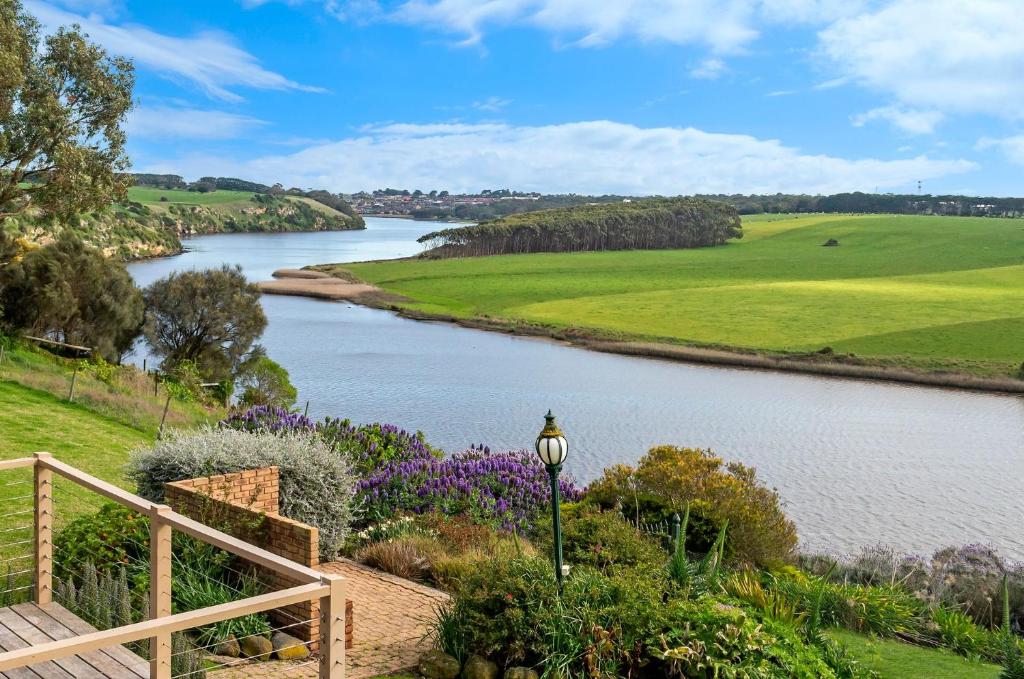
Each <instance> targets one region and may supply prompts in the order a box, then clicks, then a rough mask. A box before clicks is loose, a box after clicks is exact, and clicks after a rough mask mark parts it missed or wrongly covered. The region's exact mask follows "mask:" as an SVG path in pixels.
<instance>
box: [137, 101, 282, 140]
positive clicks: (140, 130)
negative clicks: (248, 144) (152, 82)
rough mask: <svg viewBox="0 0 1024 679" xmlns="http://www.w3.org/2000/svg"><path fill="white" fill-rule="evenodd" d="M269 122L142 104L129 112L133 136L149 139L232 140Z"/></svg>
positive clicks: (218, 112)
mask: <svg viewBox="0 0 1024 679" xmlns="http://www.w3.org/2000/svg"><path fill="white" fill-rule="evenodd" d="M265 124H266V123H265V122H264V121H262V120H259V119H257V118H251V117H249V116H244V115H238V114H235V113H227V112H225V111H204V110H200V109H194V108H178V107H173V106H139V107H138V108H136V109H134V110H133V111H132V112H131V113H130V114H129V115H128V122H127V125H126V128H127V132H128V134H129V136H130V137H140V138H149V139H168V138H171V139H233V138H235V137H238V136H240V135H242V134H244V133H246V132H248V131H250V130H252V129H254V128H256V127H260V126H262V125H265Z"/></svg>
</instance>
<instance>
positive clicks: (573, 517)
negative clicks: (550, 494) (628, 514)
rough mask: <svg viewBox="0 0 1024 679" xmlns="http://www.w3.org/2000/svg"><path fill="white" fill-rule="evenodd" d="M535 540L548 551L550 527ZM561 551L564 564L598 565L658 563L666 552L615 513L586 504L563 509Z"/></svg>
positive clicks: (547, 552)
mask: <svg viewBox="0 0 1024 679" xmlns="http://www.w3.org/2000/svg"><path fill="white" fill-rule="evenodd" d="M545 528H546V527H545ZM534 542H535V543H536V545H537V548H538V549H540V550H541V551H542V552H543V553H545V554H550V553H551V549H552V542H551V531H550V530H540V531H539V532H538V535H537V537H536V538H535V539H534ZM562 554H563V558H564V559H565V563H567V564H570V565H572V566H593V567H595V568H599V569H606V568H609V567H613V566H639V565H655V566H660V565H663V564H664V563H665V562H666V561H667V560H668V553H667V552H666V551H665V550H664V549H663V548H662V547H661V545H659V544H658V542H657V541H656V540H655V539H653V538H650V537H648V536H646V535H644V534H642V533H640V532H639V531H638V530H637V529H636V528H634V527H633V526H631V525H630V524H629V523H627V522H626V521H624V520H623V519H622V517H620V516H619V515H618V514H617V513H615V512H612V511H606V512H602V511H599V510H597V509H595V508H594V507H593V506H590V505H585V504H580V505H566V506H565V507H563V509H562Z"/></svg>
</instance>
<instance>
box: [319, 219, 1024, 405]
mask: <svg viewBox="0 0 1024 679" xmlns="http://www.w3.org/2000/svg"><path fill="white" fill-rule="evenodd" d="M832 241H835V242H838V243H839V246H838V247H821V246H822V245H823V244H824V243H826V242H832ZM1022 257H1024V232H1021V231H1020V230H1019V229H1014V228H1011V226H1009V222H1002V221H1000V220H985V219H974V218H953V217H948V218H947V217H905V216H899V215H880V216H879V215H874V216H850V215H815V216H811V217H808V216H799V217H783V218H779V217H777V216H773V218H772V219H771V220H769V219H748V220H746V221H745V222H744V237H743V239H742V240H739V241H733V242H730V243H729V244H728V245H725V246H722V247H716V248H702V249H696V250H656V251H619V252H594V253H573V254H535V255H511V256H496V257H468V258H461V259H451V260H442V261H437V260H426V259H408V260H401V261H386V262H384V261H378V262H361V263H352V264H340V265H323V266H317V267H313V268H315V269H317V270H319V271H322V272H325V273H331V274H334V275H336V276H340V277H342V278H344V279H346V280H347V281H349V282H360V283H367V284H370V285H374V286H376V287H378V288H380V289H381V291H382V292H381V293H379V294H380V295H385V296H386V295H390V296H392V297H397V298H399V299H400V300H401V301H399V302H386V303H385V305H386V306H387V307H388V308H390V307H392V306H393V307H395V310H398V311H401V312H402V313H403V314H405V315H407V316H410V317H414V318H422V319H427V320H450V321H451V322H456V323H459V324H463V325H469V326H472V327H481V328H484V329H492V330H497V331H501V332H514V333H519V334H527V335H533V336H547V337H551V338H554V339H560V340H565V341H570V342H573V343H574V344H578V345H581V346H586V347H587V348H592V349H597V350H600V351H609V352H614V353H624V354H629V355H639V356H652V357H657V358H668V359H674V360H682V361H688V362H701V363H715V364H724V365H733V366H742V367H751V368H764V369H772V370H786V371H793V372H803V373H810V374H821V375H834V376H844V377H857V378H868V379H881V380H895V381H900V382H907V383H913V384H923V385H932V386H943V387H956V388H967V389H980V390H986V391H997V392H1011V393H1021V392H1022V391H1024V380H1022V379H1020V375H1019V371H1020V366H1021V360H1022V358H1024V355H1022V353H1021V349H1020V345H1019V341H1018V340H1017V339H1016V338H1019V337H1020V335H1021V333H1024V316H1021V314H1020V309H1021V308H1024V286H1022V285H1021V281H1022V280H1024V266H1022V265H1021V261H1022ZM385 299H386V297H385ZM375 305H376V306H380V305H381V303H380V300H378V302H377V303H376V304H375Z"/></svg>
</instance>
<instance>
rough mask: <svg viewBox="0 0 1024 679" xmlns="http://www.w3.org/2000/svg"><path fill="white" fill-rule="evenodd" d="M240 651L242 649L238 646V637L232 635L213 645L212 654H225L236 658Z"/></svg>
mask: <svg viewBox="0 0 1024 679" xmlns="http://www.w3.org/2000/svg"><path fill="white" fill-rule="evenodd" d="M241 652H242V649H241V648H239V646H238V639H236V638H235V637H234V636H229V637H228V638H227V639H224V640H223V641H221V642H220V643H219V644H217V645H216V646H214V647H213V653H214V655H226V656H228V657H229V658H237V657H238V656H239V654H241Z"/></svg>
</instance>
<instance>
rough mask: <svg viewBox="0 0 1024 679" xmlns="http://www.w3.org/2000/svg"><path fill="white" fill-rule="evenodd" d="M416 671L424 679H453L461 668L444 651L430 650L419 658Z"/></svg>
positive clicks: (457, 662) (456, 661)
mask: <svg viewBox="0 0 1024 679" xmlns="http://www.w3.org/2000/svg"><path fill="white" fill-rule="evenodd" d="M418 669H419V671H420V674H422V675H423V676H424V677H426V679H455V678H456V677H457V676H459V670H461V669H462V667H461V666H460V665H459V661H458V660H456V659H455V658H453V657H452V656H450V655H448V654H447V653H445V652H444V651H438V650H435V649H431V650H429V651H427V652H426V653H424V654H423V655H421V656H420V662H419V666H418Z"/></svg>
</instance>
